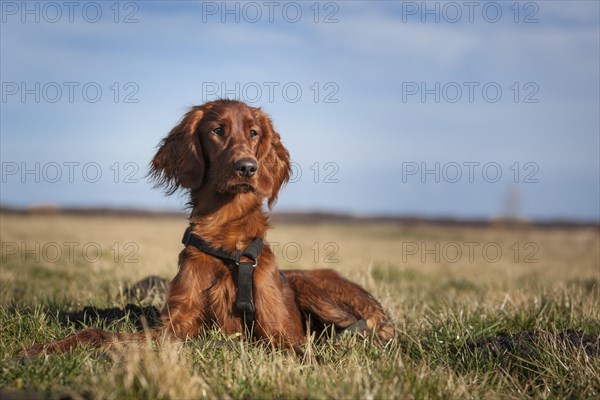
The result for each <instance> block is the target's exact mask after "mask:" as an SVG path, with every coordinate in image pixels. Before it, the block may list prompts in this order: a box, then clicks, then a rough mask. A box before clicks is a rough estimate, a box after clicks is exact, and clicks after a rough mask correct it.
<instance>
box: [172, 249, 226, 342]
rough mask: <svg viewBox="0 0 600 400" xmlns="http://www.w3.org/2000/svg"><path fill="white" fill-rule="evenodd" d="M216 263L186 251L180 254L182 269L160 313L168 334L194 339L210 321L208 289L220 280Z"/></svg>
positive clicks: (173, 281) (173, 282)
mask: <svg viewBox="0 0 600 400" xmlns="http://www.w3.org/2000/svg"><path fill="white" fill-rule="evenodd" d="M213 263H214V262H213ZM213 263H211V262H207V260H206V257H203V256H202V255H198V254H196V253H188V252H187V250H184V251H183V252H182V253H181V254H180V263H179V272H178V273H177V275H176V276H175V278H173V280H172V281H171V285H170V288H169V295H168V297H167V301H166V304H165V306H164V308H163V310H162V313H161V322H162V326H163V329H164V330H165V331H166V333H167V334H169V335H171V336H174V337H175V338H177V339H179V340H184V339H186V338H193V337H196V336H198V334H199V333H200V331H201V330H202V329H203V328H204V327H205V326H206V325H208V324H209V323H210V321H211V313H210V307H209V290H210V287H211V286H212V285H213V284H214V282H215V280H216V279H217V271H216V270H215V268H214V267H213V265H212V264H213Z"/></svg>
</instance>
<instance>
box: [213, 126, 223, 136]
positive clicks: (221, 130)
mask: <svg viewBox="0 0 600 400" xmlns="http://www.w3.org/2000/svg"><path fill="white" fill-rule="evenodd" d="M212 131H213V133H215V134H217V135H219V136H221V135H223V133H224V131H223V127H222V126H219V127H217V128H215V129H213V130H212Z"/></svg>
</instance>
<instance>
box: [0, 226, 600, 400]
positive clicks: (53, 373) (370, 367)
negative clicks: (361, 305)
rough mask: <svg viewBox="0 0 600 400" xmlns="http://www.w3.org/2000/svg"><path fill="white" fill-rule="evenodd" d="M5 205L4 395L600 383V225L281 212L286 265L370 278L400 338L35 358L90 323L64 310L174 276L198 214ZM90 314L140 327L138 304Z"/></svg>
mask: <svg viewBox="0 0 600 400" xmlns="http://www.w3.org/2000/svg"><path fill="white" fill-rule="evenodd" d="M0 217H1V224H0V225H1V227H0V234H1V242H2V259H1V269H0V273H1V284H0V329H1V331H2V333H1V336H0V360H1V363H2V366H1V367H0V390H1V392H0V398H5V397H10V396H13V397H14V396H17V395H19V394H20V395H23V396H25V398H27V397H33V396H40V397H42V398H43V397H45V396H47V395H51V396H56V397H58V396H61V395H68V396H72V397H73V398H78V396H83V397H85V398H90V397H91V398H99V399H100V398H101V399H105V398H138V397H139V398H190V399H192V398H202V397H209V398H214V397H219V398H221V397H232V398H265V397H278V398H281V397H285V398H355V397H360V398H382V399H388V398H449V397H450V398H467V397H471V398H481V397H484V396H485V397H491V398H521V397H523V396H532V397H540V398H597V397H598V396H600V341H599V338H600V301H599V300H600V292H599V286H600V233H599V231H598V227H592V228H589V227H588V228H579V229H568V230H566V229H545V230H541V229H536V228H526V227H522V228H519V229H507V228H496V229H493V228H483V227H457V226H447V227H440V226H429V225H426V224H425V225H414V226H406V225H400V224H397V223H384V222H382V223H375V222H373V223H359V222H352V221H349V222H337V223H326V224H311V225H308V224H289V223H288V224H285V223H278V224H277V225H276V226H275V227H274V229H273V230H272V231H271V232H270V234H269V237H268V238H267V239H268V241H269V242H271V244H272V245H273V247H274V250H275V254H276V256H277V258H278V260H279V265H280V267H281V268H284V269H285V268H309V269H310V268H334V269H336V270H338V271H339V272H340V273H342V274H343V275H344V276H346V277H348V278H350V279H352V280H354V281H356V282H358V283H360V284H361V285H362V286H364V287H365V288H366V289H368V290H369V291H371V292H372V293H373V294H374V295H375V296H376V297H377V298H378V299H380V300H381V302H382V304H383V305H384V307H385V308H386V309H387V310H388V311H389V312H390V314H391V315H392V317H393V319H394V321H395V323H396V326H397V328H398V335H397V338H396V340H395V341H394V342H393V343H391V344H390V345H388V347H386V348H380V347H377V346H376V345H375V344H373V343H371V341H370V340H361V339H359V338H357V337H354V336H352V335H348V336H347V337H344V338H342V340H341V341H339V342H332V341H331V340H325V339H322V340H316V341H315V342H314V343H311V344H310V349H309V353H313V354H317V355H319V356H320V357H321V358H322V359H323V360H324V362H322V363H321V364H315V363H314V362H313V361H311V360H305V361H304V362H302V361H301V360H298V359H296V358H294V357H293V356H290V355H288V354H286V353H285V352H282V351H278V350H275V351H272V350H271V349H268V348H265V347H263V346H260V345H252V344H248V343H240V342H239V341H238V340H236V339H233V338H227V337H224V336H223V335H222V334H221V333H220V332H217V331H214V332H209V333H208V334H207V336H206V337H203V338H199V339H197V340H193V341H190V342H189V343H186V344H184V345H183V346H168V345H159V346H158V347H156V346H154V347H150V348H135V349H128V351H127V352H124V353H121V354H118V353H107V352H101V351H94V350H89V349H78V350H76V351H74V352H73V353H71V354H67V355H52V356H46V357H39V358H37V359H33V360H30V361H27V362H24V363H22V362H20V360H18V359H17V358H16V357H15V353H16V352H17V351H18V350H19V349H20V348H22V347H24V346H28V345H31V344H33V343H39V342H46V341H49V340H52V339H55V338H59V337H62V336H65V335H67V334H68V333H70V332H72V331H73V330H76V329H81V326H80V325H75V324H72V323H71V324H70V323H67V322H65V320H64V318H61V316H62V315H65V314H67V313H73V312H77V311H81V310H82V309H83V307H85V306H95V307H98V308H112V307H117V308H123V307H124V306H125V305H126V303H127V302H128V300H127V299H126V298H124V297H123V296H122V295H120V290H121V288H122V287H123V286H124V285H125V284H126V282H135V281H137V280H139V279H142V278H144V277H146V276H149V275H159V276H161V277H164V278H167V279H170V278H172V277H173V276H174V275H175V273H176V270H177V265H176V260H177V255H178V253H179V251H180V250H181V248H182V245H181V244H180V240H181V236H182V234H183V231H184V229H185V227H186V226H187V221H186V220H185V219H184V218H182V217H181V218H179V217H144V216H105V217H102V216H93V217H86V216H65V215H60V214H57V215H41V216H40V215H37V216H36V215H13V214H0ZM160 303H161V299H160V298H154V299H150V300H146V301H144V302H142V303H140V305H142V306H148V305H154V306H156V307H158V308H160V305H161V304H160ZM91 324H93V325H97V326H105V325H106V326H107V327H108V328H110V329H115V330H132V329H135V328H134V322H133V321H131V320H130V319H129V318H128V317H124V318H122V319H121V320H119V321H116V322H114V321H113V322H110V323H108V322H106V321H102V320H97V319H96V320H94V321H91Z"/></svg>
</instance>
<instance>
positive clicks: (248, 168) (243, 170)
mask: <svg viewBox="0 0 600 400" xmlns="http://www.w3.org/2000/svg"><path fill="white" fill-rule="evenodd" d="M235 169H236V170H237V172H238V173H239V174H240V175H241V176H243V177H244V178H250V177H251V176H252V175H254V174H255V173H256V170H257V169H258V165H257V164H256V161H254V160H252V159H250V158H244V159H242V160H240V161H238V162H236V163H235Z"/></svg>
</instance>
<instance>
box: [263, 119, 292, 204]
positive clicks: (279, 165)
mask: <svg viewBox="0 0 600 400" xmlns="http://www.w3.org/2000/svg"><path fill="white" fill-rule="evenodd" d="M255 112H256V113H257V114H258V115H257V119H258V122H259V125H260V128H261V131H262V135H261V138H260V140H261V141H260V144H259V148H258V165H259V170H258V190H259V192H260V193H261V194H262V195H264V196H265V197H266V198H267V199H268V205H269V208H271V207H273V204H275V202H276V201H277V195H278V194H279V189H281V186H282V185H283V184H284V183H286V182H287V181H288V180H289V179H290V173H291V167H290V154H289V153H288V151H287V149H286V148H285V147H283V144H282V143H281V137H280V136H279V133H277V132H276V131H275V129H273V123H272V122H271V120H270V119H269V117H268V116H267V115H266V114H265V113H264V112H262V111H261V110H260V109H255Z"/></svg>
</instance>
